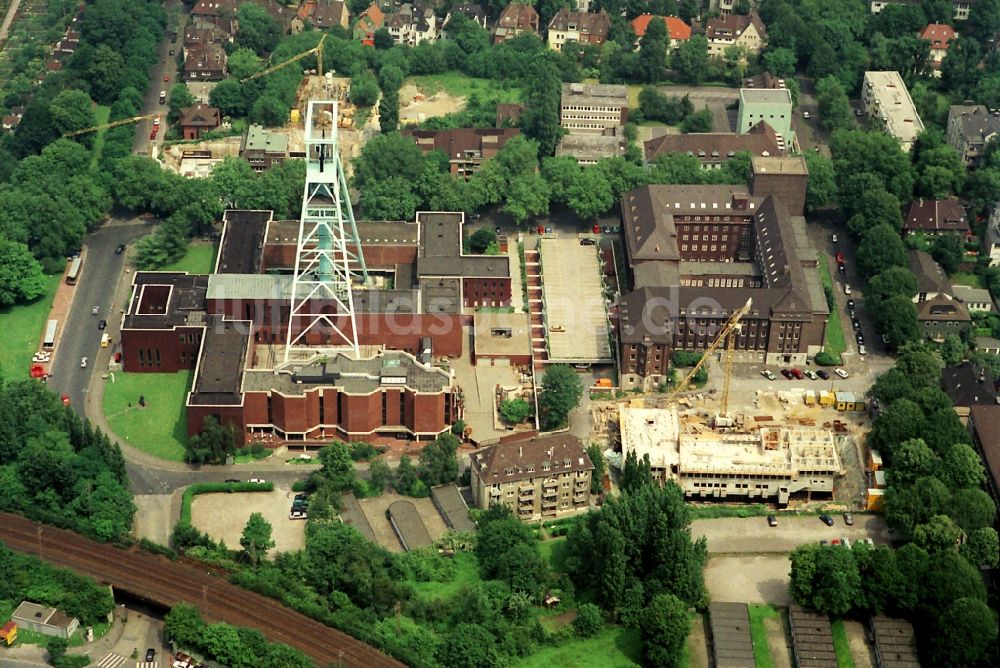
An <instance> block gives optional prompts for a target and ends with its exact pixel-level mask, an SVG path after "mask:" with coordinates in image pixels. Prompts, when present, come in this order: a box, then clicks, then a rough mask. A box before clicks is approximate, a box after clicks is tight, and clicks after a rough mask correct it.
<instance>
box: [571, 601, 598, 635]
mask: <svg viewBox="0 0 1000 668" xmlns="http://www.w3.org/2000/svg"><path fill="white" fill-rule="evenodd" d="M603 626H604V617H602V616H601V609H600V608H598V607H597V606H596V605H594V604H593V603H584V604H583V605H581V606H580V607H579V608H577V610H576V619H574V620H573V628H574V629H576V634H577V635H578V636H580V637H581V638H589V637H590V636H594V635H597V633H598V632H599V631H600V630H601V628H602V627H603Z"/></svg>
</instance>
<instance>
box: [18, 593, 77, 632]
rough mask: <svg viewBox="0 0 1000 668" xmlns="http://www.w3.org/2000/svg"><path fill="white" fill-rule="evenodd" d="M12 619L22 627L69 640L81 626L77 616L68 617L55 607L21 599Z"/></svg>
mask: <svg viewBox="0 0 1000 668" xmlns="http://www.w3.org/2000/svg"><path fill="white" fill-rule="evenodd" d="M10 619H11V621H12V622H15V623H16V624H17V625H18V626H19V627H21V628H22V629H27V630H28V631H34V632H35V633H41V634H42V635H46V636H53V637H55V638H66V639H67V640H68V639H69V637H70V636H71V635H73V634H74V633H76V630H77V629H78V628H80V620H78V619H77V618H76V617H68V616H66V615H64V614H63V613H61V612H59V611H58V610H56V609H55V608H49V607H46V606H44V605H39V604H37V603H32V602H31V601H21V605H19V606H17V610H15V611H14V614H12V615H11V616H10Z"/></svg>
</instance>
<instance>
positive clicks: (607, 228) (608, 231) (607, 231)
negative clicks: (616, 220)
mask: <svg viewBox="0 0 1000 668" xmlns="http://www.w3.org/2000/svg"><path fill="white" fill-rule="evenodd" d="M614 231H615V228H613V227H611V226H610V225H605V226H604V233H605V234H612V233H613V232H614Z"/></svg>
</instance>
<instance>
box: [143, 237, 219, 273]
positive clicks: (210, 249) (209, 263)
mask: <svg viewBox="0 0 1000 668" xmlns="http://www.w3.org/2000/svg"><path fill="white" fill-rule="evenodd" d="M214 265H215V244H210V243H206V242H199V241H192V242H191V243H190V244H189V245H188V249H187V253H185V254H184V257H182V258H181V259H179V260H177V262H173V263H171V264H168V265H166V266H163V267H160V268H159V269H157V271H186V272H187V273H189V274H210V273H211V272H212V267H213V266H214Z"/></svg>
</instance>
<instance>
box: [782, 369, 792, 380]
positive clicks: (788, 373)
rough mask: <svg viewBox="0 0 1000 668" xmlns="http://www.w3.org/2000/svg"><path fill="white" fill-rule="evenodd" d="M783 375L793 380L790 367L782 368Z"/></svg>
mask: <svg viewBox="0 0 1000 668" xmlns="http://www.w3.org/2000/svg"><path fill="white" fill-rule="evenodd" d="M781 375H782V376H784V377H785V378H787V379H788V380H791V379H792V378H793V376H792V372H791V371H790V370H788V369H782V370H781Z"/></svg>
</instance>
